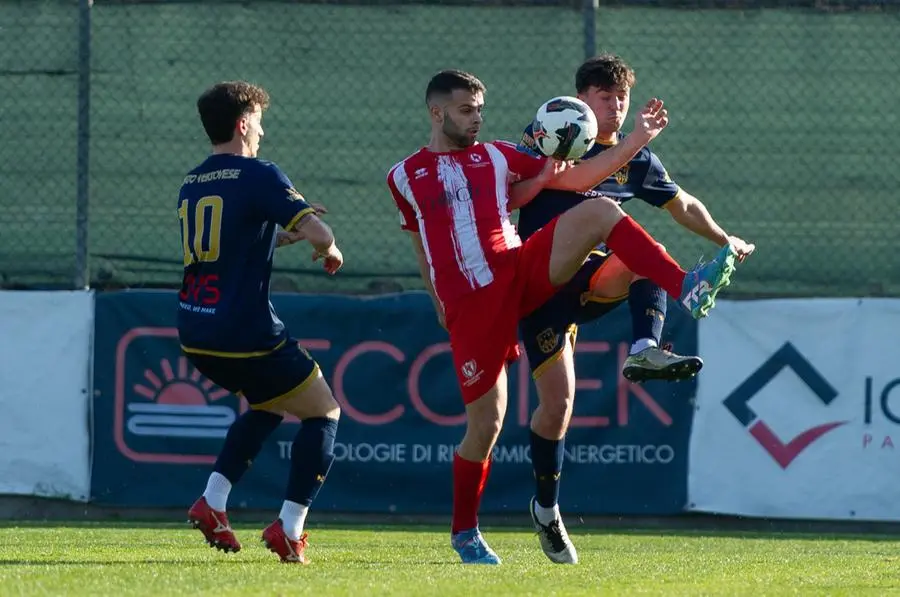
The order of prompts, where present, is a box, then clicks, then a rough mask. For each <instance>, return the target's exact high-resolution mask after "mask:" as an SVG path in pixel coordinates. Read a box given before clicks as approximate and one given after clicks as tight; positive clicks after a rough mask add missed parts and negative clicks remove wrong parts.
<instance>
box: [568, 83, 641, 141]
mask: <svg viewBox="0 0 900 597" xmlns="http://www.w3.org/2000/svg"><path fill="white" fill-rule="evenodd" d="M578 98H579V99H581V100H582V101H584V103H586V104H587V105H588V106H590V107H591V110H593V111H594V116H596V117H597V128H598V131H599V133H600V135H604V134H606V135H609V134H610V133H615V132H616V131H618V130H619V129H620V128H622V125H623V124H625V117H626V116H628V106H629V105H630V103H631V89H629V88H628V87H620V88H612V89H610V88H606V89H604V88H601V87H594V86H591V87H588V89H587V91H585V92H584V93H579V94H578Z"/></svg>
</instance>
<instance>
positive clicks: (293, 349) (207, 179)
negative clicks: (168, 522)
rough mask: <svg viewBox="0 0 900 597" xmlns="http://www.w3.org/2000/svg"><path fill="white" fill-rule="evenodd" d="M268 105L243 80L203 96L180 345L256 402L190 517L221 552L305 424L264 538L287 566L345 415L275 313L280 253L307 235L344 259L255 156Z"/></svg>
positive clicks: (319, 249)
mask: <svg viewBox="0 0 900 597" xmlns="http://www.w3.org/2000/svg"><path fill="white" fill-rule="evenodd" d="M268 104H269V96H268V93H267V92H266V91H265V90H264V89H262V88H260V87H257V86H255V85H251V84H249V83H246V82H243V81H232V82H225V83H219V84H217V85H215V86H213V87H212V88H210V89H209V90H207V91H206V92H205V93H204V94H203V95H202V96H200V99H199V100H198V102H197V109H198V111H199V113H200V119H201V121H202V123H203V128H204V129H205V131H206V134H207V136H208V137H209V140H210V142H211V143H212V153H211V155H210V156H209V157H208V158H206V160H204V161H203V163H202V164H200V165H199V166H197V167H196V168H194V169H193V170H191V171H190V172H189V173H188V174H187V176H185V178H184V182H183V183H182V186H181V192H180V193H179V197H178V217H179V220H180V221H181V241H182V250H183V253H184V278H183V282H182V287H181V292H180V293H179V297H178V299H179V300H178V336H179V341H180V342H181V348H182V350H183V351H184V353H185V355H186V356H187V357H188V359H190V361H191V362H192V363H193V364H194V366H196V368H197V369H198V370H199V371H200V372H201V373H202V374H204V375H205V376H206V377H208V378H209V379H210V380H212V381H213V382H214V383H216V384H218V385H219V386H221V387H223V388H225V389H227V390H229V391H230V392H233V393H235V394H237V395H240V396H243V398H245V399H246V400H247V402H248V404H249V405H250V410H248V411H247V412H246V413H244V414H243V415H241V416H240V417H239V418H238V419H237V420H236V421H235V422H234V423H233V424H232V426H231V428H230V429H229V430H228V434H227V436H226V438H225V443H224V446H223V447H222V451H221V452H220V453H219V456H218V459H217V460H216V463H215V466H214V470H213V472H212V474H211V475H210V477H209V480H208V482H207V486H206V490H205V491H204V492H203V495H202V496H201V497H200V498H199V499H197V501H196V502H195V503H194V505H193V506H192V507H191V508H190V510H189V512H188V519H189V521H190V522H191V523H192V524H193V525H194V527H196V528H197V529H199V530H200V531H201V532H202V533H203V535H204V537H205V538H206V541H207V542H208V543H209V544H210V545H211V546H214V547H217V548H218V549H221V550H223V551H226V552H232V551H238V550H240V548H241V545H240V543H239V542H238V540H237V538H236V537H235V535H234V532H233V531H232V529H231V526H230V524H229V522H228V517H227V515H226V514H225V509H226V502H227V500H228V494H229V492H230V491H231V488H232V486H233V485H234V484H235V483H237V482H238V481H239V480H240V478H241V477H242V476H243V474H244V473H245V472H246V471H247V469H248V468H249V466H250V463H251V462H252V461H253V460H254V459H255V458H256V456H257V455H258V454H259V451H260V449H261V448H262V445H263V442H264V441H265V439H266V438H267V437H268V436H269V435H271V433H272V432H273V431H274V430H275V429H276V428H277V427H278V425H279V424H280V423H281V421H282V420H283V418H284V413H290V414H292V415H294V416H296V417H297V418H298V419H300V420H301V421H302V425H301V427H300V430H299V432H298V433H297V436H296V437H295V439H294V442H293V447H292V449H291V469H290V474H289V477H288V483H287V491H286V496H285V500H284V504H283V506H282V509H281V512H280V513H279V516H278V519H276V520H275V522H273V523H272V524H271V525H269V526H268V527H267V528H266V529H265V530H264V531H263V534H262V537H263V541H264V542H265V543H266V545H267V546H268V547H269V549H270V550H272V551H273V552H275V553H276V554H278V556H279V557H280V558H281V560H282V561H284V562H296V563H305V562H306V557H305V549H306V543H307V536H306V534H305V533H303V525H304V521H305V519H306V514H307V511H308V509H309V506H310V504H311V503H312V501H313V499H314V498H315V497H316V494H317V493H318V492H319V489H320V488H321V486H322V483H323V482H324V481H325V476H326V475H327V474H328V471H329V469H330V467H331V463H332V462H333V461H334V440H335V434H336V432H337V422H338V417H339V416H340V409H339V407H338V404H337V402H336V401H335V399H334V396H333V395H332V392H331V389H330V388H329V387H328V384H327V383H326V382H325V379H324V377H323V376H322V373H321V372H320V371H319V367H318V365H317V364H316V362H315V361H314V360H313V359H312V358H311V357H310V356H309V354H308V353H307V352H306V351H305V350H303V349H301V348H300V347H299V346H298V344H297V342H296V340H294V339H293V338H291V336H290V334H289V333H288V330H287V328H286V327H285V325H284V324H283V323H282V322H281V320H279V319H278V317H277V316H276V314H275V310H274V309H273V307H272V304H271V303H270V301H269V280H270V277H271V274H272V259H273V257H274V252H275V248H276V247H277V246H286V245H290V244H293V243H296V242H298V241H300V240H304V239H305V240H306V241H308V242H309V243H310V244H311V245H312V246H313V249H314V252H313V258H314V259H318V258H322V259H323V263H324V268H325V270H326V271H327V272H328V273H330V274H333V273H335V272H336V271H337V270H338V269H340V267H341V265H342V264H343V256H342V255H341V252H340V250H338V248H337V246H336V245H335V241H334V235H333V234H332V231H331V229H330V228H329V227H328V225H326V224H325V223H324V222H323V221H322V220H321V219H320V218H319V217H318V214H320V213H324V212H325V210H324V208H321V207H318V208H313V207H312V206H311V205H309V204H308V203H307V202H306V201H305V200H304V199H303V197H302V196H301V195H300V193H298V192H297V191H296V190H295V189H294V187H293V185H292V184H291V181H290V180H289V179H288V177H287V176H285V174H284V173H283V172H282V171H281V169H279V168H278V166H276V165H275V164H273V163H272V162H266V161H263V160H260V159H257V157H256V155H257V152H258V151H259V142H260V140H261V139H262V137H263V129H262V122H261V120H262V113H263V110H265V109H266V108H267V107H268ZM279 228H280V230H279Z"/></svg>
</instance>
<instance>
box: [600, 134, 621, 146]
mask: <svg viewBox="0 0 900 597" xmlns="http://www.w3.org/2000/svg"><path fill="white" fill-rule="evenodd" d="M594 141H595V142H596V143H597V145H605V146H606V147H612V146H613V145H618V144H619V135H618V133H617V134H616V136H615V138H614V139H613V140H612V141H601V140H600V139H594Z"/></svg>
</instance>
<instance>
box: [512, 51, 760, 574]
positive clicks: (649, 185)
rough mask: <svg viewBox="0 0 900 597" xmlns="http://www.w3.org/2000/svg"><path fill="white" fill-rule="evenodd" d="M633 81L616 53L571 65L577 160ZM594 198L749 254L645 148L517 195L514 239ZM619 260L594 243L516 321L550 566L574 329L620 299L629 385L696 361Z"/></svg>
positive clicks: (538, 510)
mask: <svg viewBox="0 0 900 597" xmlns="http://www.w3.org/2000/svg"><path fill="white" fill-rule="evenodd" d="M634 82H635V76H634V71H633V70H632V69H631V67H629V66H628V65H627V64H626V63H625V62H624V61H623V60H622V59H621V58H619V57H617V56H611V55H602V56H597V57H594V58H591V59H589V60H587V61H586V62H585V63H584V64H582V66H581V67H580V68H579V69H578V71H577V73H576V75H575V87H576V91H577V93H578V97H579V98H580V99H582V100H583V101H585V102H586V103H587V104H588V105H589V106H590V107H591V109H592V110H593V112H594V115H595V116H596V117H597V122H598V136H597V139H596V144H595V145H594V147H592V148H591V149H590V150H589V151H588V153H587V154H585V155H584V156H583V157H582V159H581V162H582V163H584V162H590V161H591V160H592V159H596V156H598V155H602V154H604V152H607V151H609V149H610V147H613V146H614V145H616V144H618V143H619V142H621V141H622V139H623V138H624V137H625V135H624V134H622V133H621V132H620V129H621V127H622V125H623V123H624V121H625V117H626V115H627V113H628V106H629V103H630V91H631V88H632V87H633V86H634ZM519 147H520V149H522V150H523V151H532V152H534V153H535V154H536V149H535V145H534V137H533V134H532V127H531V125H529V126H528V127H527V128H526V129H525V132H524V134H523V138H522V143H521V144H520V146H519ZM520 184H521V183H520ZM599 196H603V197H609V198H611V199H613V200H614V201H615V202H616V203H619V204H622V203H624V202H626V201H628V200H630V199H633V198H638V199H641V200H643V201H644V202H646V203H648V204H650V205H653V206H655V207H659V208H662V209H666V210H667V211H669V213H670V214H671V215H672V217H673V218H674V219H675V221H676V222H678V223H679V224H681V225H682V226H684V227H685V228H687V229H688V230H690V231H692V232H694V233H695V234H698V235H700V236H702V237H704V238H706V239H708V240H710V241H712V242H713V243H715V244H716V245H718V246H719V247H724V246H727V245H729V244H730V245H731V247H733V248H734V250H735V252H736V255H737V258H738V259H739V260H743V259H744V258H745V257H746V256H748V255H750V254H751V253H752V252H753V250H754V246H753V245H752V244H749V243H747V242H745V241H744V240H742V239H740V238H737V237H735V236H729V235H728V234H727V233H726V232H725V231H724V230H723V229H722V227H721V226H719V225H718V224H717V223H716V221H715V220H714V219H713V218H712V216H710V214H709V212H708V211H707V209H706V207H705V206H704V205H703V203H701V202H700V200H699V199H697V198H695V197H693V196H691V195H689V194H688V193H687V192H685V191H683V190H682V189H681V188H680V187H679V186H678V185H677V184H675V183H674V182H673V181H672V180H671V179H670V178H669V175H668V174H667V173H666V169H665V168H664V167H663V165H662V162H661V161H660V159H659V158H658V157H657V156H656V155H655V154H654V153H653V151H651V150H650V149H649V148H648V147H646V146H645V147H643V148H642V149H641V150H640V151H639V152H638V153H637V154H636V155H635V156H634V157H633V158H632V159H631V160H630V161H629V162H628V164H626V165H625V166H623V167H622V168H620V169H619V170H617V171H616V172H615V173H614V174H613V175H612V176H610V177H609V178H607V179H606V180H604V181H602V182H600V184H598V185H596V186H595V187H594V188H593V189H591V190H588V191H585V192H572V191H568V190H559V189H544V190H541V191H540V192H538V193H537V195H536V196H535V197H534V198H533V199H531V200H530V201H527V199H528V197H527V196H526V197H521V196H519V197H518V199H519V200H520V201H524V205H523V207H522V208H521V209H520V211H519V222H518V231H519V235H520V236H521V237H522V238H523V239H528V238H530V237H531V236H532V235H534V234H535V233H537V232H538V231H539V230H540V229H542V228H543V227H545V226H547V225H549V224H550V223H551V222H553V221H554V220H555V219H556V218H557V217H558V216H559V215H560V214H562V213H565V212H566V211H567V210H569V209H571V208H573V207H574V206H576V205H578V204H580V203H583V202H584V201H587V200H590V199H591V198H594V197H599ZM621 258H622V256H621V255H620V253H618V252H613V251H612V250H610V248H609V247H608V246H607V245H606V244H603V245H600V246H598V247H597V248H596V249H595V250H594V251H593V252H592V253H591V255H590V256H588V258H587V260H586V261H585V262H584V264H583V265H582V266H581V269H580V270H579V271H578V273H576V274H575V276H574V277H573V278H572V279H571V280H570V281H569V282H568V283H566V284H565V285H564V286H563V287H562V288H560V289H559V292H558V293H557V294H556V295H555V296H554V297H553V298H551V299H550V300H549V301H547V302H546V303H544V304H543V305H542V306H540V307H538V308H537V309H535V310H534V311H533V312H531V313H529V314H528V315H527V316H525V317H524V318H522V320H521V321H520V324H519V330H520V333H521V335H522V340H523V343H524V344H525V350H526V354H527V355H528V361H529V364H530V366H531V369H532V376H533V377H534V380H535V385H536V386H537V390H538V398H539V406H538V408H537V409H536V410H535V412H534V414H533V416H532V419H531V459H532V464H533V467H534V476H535V480H536V489H535V497H534V498H533V499H532V501H531V515H532V520H533V523H534V526H535V529H536V530H537V531H538V536H539V538H540V542H541V547H542V548H543V550H544V553H545V554H546V555H547V557H548V558H550V559H551V560H552V561H554V562H558V563H574V562H576V561H577V554H576V551H575V547H574V545H572V542H571V541H570V539H569V537H568V534H567V533H566V530H565V525H563V523H562V518H561V517H560V513H559V506H558V499H559V482H560V472H561V470H562V463H563V454H564V446H565V434H566V429H567V428H568V423H569V419H570V417H571V414H572V404H573V402H574V395H575V365H574V358H573V353H574V346H575V332H576V330H577V325H578V324H581V323H587V322H589V321H593V320H596V319H598V318H600V317H602V316H603V315H605V314H606V313H609V312H610V311H611V310H612V309H614V308H615V307H617V306H618V305H620V304H622V303H624V302H628V305H629V308H630V310H631V317H632V333H633V340H634V343H633V344H632V347H631V351H630V355H629V357H628V358H627V360H626V361H625V366H624V370H623V374H624V376H625V377H626V378H628V379H630V380H632V381H644V380H648V379H664V380H678V379H686V378H689V377H692V376H693V375H695V374H696V373H697V371H699V369H700V368H701V367H702V364H703V362H702V361H701V360H700V359H699V358H698V357H695V356H681V355H678V354H675V353H673V352H670V351H668V350H665V349H664V348H663V347H662V346H660V336H661V334H662V328H663V323H664V321H665V316H666V292H665V291H664V290H662V289H661V288H660V287H659V286H658V285H657V284H656V283H655V282H653V281H651V280H649V279H647V278H645V277H642V276H638V275H636V274H635V273H634V272H633V271H631V270H630V269H629V268H628V267H627V266H626V265H625V264H624V263H623V262H622V259H621Z"/></svg>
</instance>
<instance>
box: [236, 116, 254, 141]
mask: <svg viewBox="0 0 900 597" xmlns="http://www.w3.org/2000/svg"><path fill="white" fill-rule="evenodd" d="M249 130H250V120H249V118H247V115H246V114H244V115H242V116H241V117H240V118H238V121H237V123H236V124H235V125H234V132H235V133H237V134H238V135H240V136H241V137H244V136H246V135H247V131H249Z"/></svg>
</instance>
